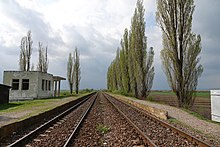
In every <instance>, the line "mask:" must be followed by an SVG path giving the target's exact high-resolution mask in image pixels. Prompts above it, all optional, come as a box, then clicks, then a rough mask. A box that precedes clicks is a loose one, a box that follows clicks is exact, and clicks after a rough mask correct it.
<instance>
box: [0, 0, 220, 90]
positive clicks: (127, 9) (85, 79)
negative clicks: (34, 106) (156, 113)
mask: <svg viewBox="0 0 220 147" xmlns="http://www.w3.org/2000/svg"><path fill="white" fill-rule="evenodd" d="M135 4H136V0H1V1H0V83H2V82H3V71H4V70H18V68H19V66H18V60H19V51H20V48H19V45H20V41H21V38H22V37H23V36H25V35H26V34H27V32H28V30H31V31H32V38H33V48H34V50H33V54H32V59H31V62H32V63H34V65H35V66H36V65H37V62H38V61H37V58H38V42H39V41H41V42H43V43H44V44H45V45H46V44H48V56H49V73H52V74H54V75H59V76H63V77H66V65H67V59H68V54H69V53H70V52H73V50H74V48H75V46H77V47H78V48H79V51H80V55H81V56H80V58H81V72H82V74H81V76H82V80H81V86H80V87H81V88H95V89H99V88H106V72H107V68H108V66H109V64H110V63H111V61H112V60H113V58H114V57H115V52H116V49H117V47H118V46H119V43H120V39H121V37H122V34H123V30H124V28H129V27H130V23H131V17H132V15H133V12H134V8H135ZM195 4H196V10H195V13H194V17H193V32H195V33H197V34H201V37H202V53H201V58H202V59H201V63H202V65H203V67H204V72H203V74H202V77H201V78H200V80H199V85H198V88H199V89H202V90H204V89H219V88H220V48H219V47H220V28H219V24H220V19H219V15H220V9H219V6H220V1H219V0H211V1H208V0H195ZM144 6H145V18H146V35H147V37H148V47H150V46H153V47H154V49H155V62H154V66H155V72H156V75H155V78H154V86H153V89H169V86H168V84H167V80H166V77H165V75H164V73H163V70H162V65H161V61H160V50H161V48H162V41H161V31H160V28H159V27H158V26H157V25H156V22H155V11H156V0H144ZM67 88H68V86H67V81H65V82H63V83H62V89H67Z"/></svg>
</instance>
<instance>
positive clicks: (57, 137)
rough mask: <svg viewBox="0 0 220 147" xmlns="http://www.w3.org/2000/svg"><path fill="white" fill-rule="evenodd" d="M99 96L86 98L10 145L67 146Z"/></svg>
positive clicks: (12, 146) (15, 146) (9, 146)
mask: <svg viewBox="0 0 220 147" xmlns="http://www.w3.org/2000/svg"><path fill="white" fill-rule="evenodd" d="M96 97H97V94H94V95H91V96H89V97H87V98H85V99H84V100H83V101H81V102H79V103H77V104H76V105H74V106H72V107H71V108H69V109H68V110H66V111H65V112H63V113H61V114H60V115H58V116H56V117H54V118H52V119H51V120H49V121H48V122H46V123H44V124H43V125H41V126H40V127H38V128H36V129H35V130H33V131H31V132H30V133H28V134H27V135H25V136H23V137H22V138H20V139H18V140H16V141H15V142H14V143H12V144H9V145H8V147H17V146H67V145H68V144H69V142H70V141H71V137H72V136H73V135H72V134H74V132H75V131H76V130H77V128H79V126H80V124H81V122H82V120H83V119H84V118H85V116H86V115H87V113H88V112H89V110H90V109H91V107H92V104H93V103H94V101H95V99H96Z"/></svg>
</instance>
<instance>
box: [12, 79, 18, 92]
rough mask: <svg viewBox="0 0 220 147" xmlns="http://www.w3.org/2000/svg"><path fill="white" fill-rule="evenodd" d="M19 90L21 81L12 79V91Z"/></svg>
mask: <svg viewBox="0 0 220 147" xmlns="http://www.w3.org/2000/svg"><path fill="white" fill-rule="evenodd" d="M18 89H19V79H12V90H18Z"/></svg>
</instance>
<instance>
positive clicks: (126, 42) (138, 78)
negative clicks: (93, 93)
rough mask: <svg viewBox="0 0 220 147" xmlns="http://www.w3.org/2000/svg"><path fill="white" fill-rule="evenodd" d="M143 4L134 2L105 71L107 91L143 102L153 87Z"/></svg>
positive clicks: (152, 73)
mask: <svg viewBox="0 0 220 147" xmlns="http://www.w3.org/2000/svg"><path fill="white" fill-rule="evenodd" d="M144 12H145V10H144V7H143V2H142V1H138V2H137V7H136V9H135V12H134V15H133V17H132V22H131V28H130V30H128V29H125V30H124V35H123V38H122V39H121V47H120V49H119V48H118V50H117V54H116V57H115V59H114V60H113V61H112V63H111V65H110V66H109V68H108V72H107V88H108V90H110V91H120V92H122V93H124V94H132V95H133V96H135V97H137V98H140V99H144V98H146V97H147V96H148V94H149V91H150V89H151V87H152V84H153V79H154V67H153V57H154V51H153V48H152V47H151V48H150V49H149V51H148V52H147V37H146V36H145V20H144Z"/></svg>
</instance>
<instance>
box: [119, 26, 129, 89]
mask: <svg viewBox="0 0 220 147" xmlns="http://www.w3.org/2000/svg"><path fill="white" fill-rule="evenodd" d="M120 67H121V74H122V87H123V92H124V93H129V92H130V79H129V72H128V71H129V69H128V68H129V65H128V29H127V28H126V29H125V30H124V35H123V39H122V40H121V51H120Z"/></svg>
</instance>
